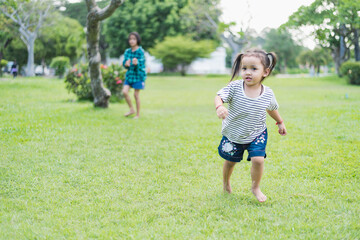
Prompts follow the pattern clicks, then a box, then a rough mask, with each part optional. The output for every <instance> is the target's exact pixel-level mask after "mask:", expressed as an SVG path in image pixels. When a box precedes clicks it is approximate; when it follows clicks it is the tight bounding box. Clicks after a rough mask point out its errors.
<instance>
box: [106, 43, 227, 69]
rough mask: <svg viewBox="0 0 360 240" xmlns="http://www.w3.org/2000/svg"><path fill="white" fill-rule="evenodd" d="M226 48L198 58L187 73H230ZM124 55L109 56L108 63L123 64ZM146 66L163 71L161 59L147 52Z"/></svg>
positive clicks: (219, 48)
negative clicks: (226, 60)
mask: <svg viewBox="0 0 360 240" xmlns="http://www.w3.org/2000/svg"><path fill="white" fill-rule="evenodd" d="M225 58H226V49H225V48H224V47H218V48H217V49H216V50H215V51H214V52H213V53H211V54H210V57H209V58H198V59H196V60H195V61H194V62H193V63H191V65H190V66H189V67H188V69H187V71H186V73H189V74H228V73H229V72H230V70H229V69H227V68H226V65H225ZM123 59H124V56H123V55H121V56H120V58H107V61H106V62H107V64H111V63H117V64H122V61H123ZM145 59H146V68H147V71H148V72H149V73H160V72H162V71H163V65H162V63H161V61H160V60H158V59H156V58H155V57H154V56H151V55H150V54H149V53H148V52H145Z"/></svg>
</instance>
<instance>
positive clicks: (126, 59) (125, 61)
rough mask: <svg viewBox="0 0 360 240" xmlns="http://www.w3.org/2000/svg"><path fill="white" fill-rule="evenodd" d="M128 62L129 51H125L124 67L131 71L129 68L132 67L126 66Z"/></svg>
mask: <svg viewBox="0 0 360 240" xmlns="http://www.w3.org/2000/svg"><path fill="white" fill-rule="evenodd" d="M128 60H129V56H128V53H127V51H125V53H124V61H123V63H122V65H123V66H124V68H126V69H129V68H130V66H127V65H128V64H126V63H127V61H128Z"/></svg>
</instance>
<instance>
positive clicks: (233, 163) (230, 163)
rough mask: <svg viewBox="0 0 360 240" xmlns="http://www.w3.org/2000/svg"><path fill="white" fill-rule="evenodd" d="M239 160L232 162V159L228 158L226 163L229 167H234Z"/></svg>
mask: <svg viewBox="0 0 360 240" xmlns="http://www.w3.org/2000/svg"><path fill="white" fill-rule="evenodd" d="M236 163H237V162H232V161H228V160H225V165H227V166H229V167H233V166H235V164H236Z"/></svg>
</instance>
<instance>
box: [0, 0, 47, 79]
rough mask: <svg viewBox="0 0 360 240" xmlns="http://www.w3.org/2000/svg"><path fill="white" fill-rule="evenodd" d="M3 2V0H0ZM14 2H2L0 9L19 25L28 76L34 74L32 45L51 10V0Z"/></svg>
mask: <svg viewBox="0 0 360 240" xmlns="http://www.w3.org/2000/svg"><path fill="white" fill-rule="evenodd" d="M1 2H4V0H1ZM14 2H15V3H16V4H2V5H1V7H0V11H1V12H2V13H3V14H4V15H5V16H7V17H9V18H10V19H11V20H12V21H13V22H14V23H16V24H17V25H18V26H19V29H18V30H19V33H20V37H21V40H22V41H23V42H24V43H25V45H26V47H27V52H28V59H27V70H26V73H27V75H28V76H34V75H35V74H34V50H35V48H34V46H35V40H36V38H37V37H38V34H39V32H40V29H41V28H42V27H43V23H44V21H45V19H46V17H47V16H48V14H49V13H50V12H51V9H52V8H51V7H52V6H53V4H52V1H45V0H32V1H31V2H23V1H16V0H15V1H14Z"/></svg>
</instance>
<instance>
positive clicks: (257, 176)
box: [251, 157, 266, 202]
mask: <svg viewBox="0 0 360 240" xmlns="http://www.w3.org/2000/svg"><path fill="white" fill-rule="evenodd" d="M251 163H252V166H251V180H252V185H251V192H252V193H253V194H254V195H255V197H256V198H257V200H258V201H259V202H265V201H266V196H265V195H264V194H263V193H262V192H261V190H260V180H261V177H262V174H263V171H264V157H252V158H251Z"/></svg>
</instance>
